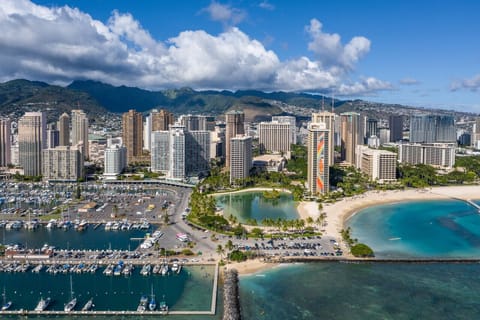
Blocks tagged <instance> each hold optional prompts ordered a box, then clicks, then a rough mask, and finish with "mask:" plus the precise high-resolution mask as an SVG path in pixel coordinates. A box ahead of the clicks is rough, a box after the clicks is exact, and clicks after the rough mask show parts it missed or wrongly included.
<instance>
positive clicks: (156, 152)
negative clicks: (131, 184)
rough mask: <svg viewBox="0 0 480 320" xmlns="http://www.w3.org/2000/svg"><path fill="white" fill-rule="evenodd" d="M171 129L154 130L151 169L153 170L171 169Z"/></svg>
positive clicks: (163, 171) (163, 170) (164, 171)
mask: <svg viewBox="0 0 480 320" xmlns="http://www.w3.org/2000/svg"><path fill="white" fill-rule="evenodd" d="M169 136H170V133H169V131H153V132H152V138H151V140H152V148H151V152H150V157H151V170H152V171H153V172H161V173H165V174H166V173H167V172H168V170H169V159H170V157H169V152H170V138H169Z"/></svg>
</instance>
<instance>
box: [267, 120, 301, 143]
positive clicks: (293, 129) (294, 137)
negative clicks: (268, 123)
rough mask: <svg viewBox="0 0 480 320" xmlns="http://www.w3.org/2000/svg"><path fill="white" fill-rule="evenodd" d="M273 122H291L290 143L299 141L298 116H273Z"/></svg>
mask: <svg viewBox="0 0 480 320" xmlns="http://www.w3.org/2000/svg"><path fill="white" fill-rule="evenodd" d="M272 122H279V123H290V130H291V131H290V134H291V139H290V144H296V143H297V118H296V117H293V116H272Z"/></svg>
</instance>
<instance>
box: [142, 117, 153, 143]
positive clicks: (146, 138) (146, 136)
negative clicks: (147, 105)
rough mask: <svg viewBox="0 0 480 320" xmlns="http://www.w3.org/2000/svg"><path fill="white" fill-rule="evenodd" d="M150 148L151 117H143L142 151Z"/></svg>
mask: <svg viewBox="0 0 480 320" xmlns="http://www.w3.org/2000/svg"><path fill="white" fill-rule="evenodd" d="M151 147H152V115H151V114H150V115H148V116H146V117H145V123H144V124H143V149H144V150H150V148H151Z"/></svg>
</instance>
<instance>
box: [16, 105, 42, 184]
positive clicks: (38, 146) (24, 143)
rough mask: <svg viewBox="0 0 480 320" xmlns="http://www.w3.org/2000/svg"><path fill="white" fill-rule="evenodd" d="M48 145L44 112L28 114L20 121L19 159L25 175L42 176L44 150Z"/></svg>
mask: <svg viewBox="0 0 480 320" xmlns="http://www.w3.org/2000/svg"><path fill="white" fill-rule="evenodd" d="M46 145H47V124H46V117H45V115H44V113H43V112H26V113H25V115H24V116H22V117H21V118H20V119H19V121H18V157H19V162H20V166H22V167H23V172H24V175H26V176H40V175H41V174H42V150H43V149H45V147H46Z"/></svg>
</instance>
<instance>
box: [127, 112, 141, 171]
mask: <svg viewBox="0 0 480 320" xmlns="http://www.w3.org/2000/svg"><path fill="white" fill-rule="evenodd" d="M122 130H123V131H122V132H123V143H124V146H125V147H126V148H127V164H130V163H132V162H135V161H138V159H139V158H140V157H141V156H142V152H143V116H142V114H141V113H140V112H137V111H135V110H129V111H128V112H126V113H124V114H123V116H122Z"/></svg>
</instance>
